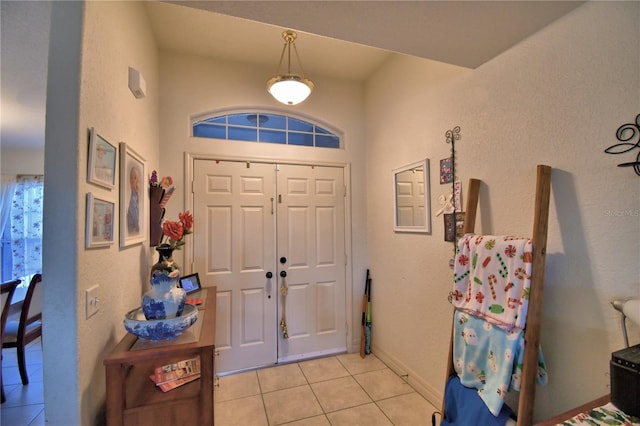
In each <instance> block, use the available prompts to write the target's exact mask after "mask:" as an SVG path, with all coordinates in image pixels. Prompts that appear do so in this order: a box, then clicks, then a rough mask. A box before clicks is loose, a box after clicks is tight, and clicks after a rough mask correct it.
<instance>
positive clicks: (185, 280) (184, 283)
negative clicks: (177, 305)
mask: <svg viewBox="0 0 640 426" xmlns="http://www.w3.org/2000/svg"><path fill="white" fill-rule="evenodd" d="M180 287H182V288H183V290H184V291H185V292H187V294H191V293H195V292H196V291H199V290H200V289H201V288H202V286H201V285H200V277H199V276H198V273H197V272H196V273H195V274H191V275H186V276H184V277H182V278H180Z"/></svg>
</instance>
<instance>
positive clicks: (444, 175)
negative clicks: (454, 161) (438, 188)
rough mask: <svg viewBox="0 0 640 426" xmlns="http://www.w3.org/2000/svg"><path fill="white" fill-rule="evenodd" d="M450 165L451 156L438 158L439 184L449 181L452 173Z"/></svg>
mask: <svg viewBox="0 0 640 426" xmlns="http://www.w3.org/2000/svg"><path fill="white" fill-rule="evenodd" d="M452 170H453V169H452V167H451V157H449V158H444V159H442V160H440V184H445V183H451V181H452V180H453V173H452Z"/></svg>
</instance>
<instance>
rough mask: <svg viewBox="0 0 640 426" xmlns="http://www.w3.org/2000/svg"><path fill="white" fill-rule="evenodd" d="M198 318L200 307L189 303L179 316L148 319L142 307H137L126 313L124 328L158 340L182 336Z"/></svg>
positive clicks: (139, 335) (141, 336) (137, 334)
mask: <svg viewBox="0 0 640 426" xmlns="http://www.w3.org/2000/svg"><path fill="white" fill-rule="evenodd" d="M197 320H198V308H197V307H196V306H193V305H188V304H187V305H185V306H184V310H183V311H182V315H180V316H179V317H175V318H167V319H156V320H148V319H146V318H145V316H144V312H143V311H142V308H136V309H134V310H132V311H129V312H127V314H126V315H125V317H124V328H125V329H126V330H127V331H128V332H129V333H131V334H134V335H136V336H138V338H140V339H144V340H152V341H157V340H165V339H173V338H175V337H178V336H180V335H181V334H182V333H183V332H184V331H185V330H186V329H187V328H189V327H191V326H192V325H193V324H194V323H195V322H196V321H197Z"/></svg>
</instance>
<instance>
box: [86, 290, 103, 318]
mask: <svg viewBox="0 0 640 426" xmlns="http://www.w3.org/2000/svg"><path fill="white" fill-rule="evenodd" d="M98 288H99V286H98V284H96V285H94V286H93V287H91V288H88V289H87V290H86V292H85V295H86V306H87V309H86V310H87V319H89V317H91V316H92V315H95V314H96V313H97V312H98V310H99V309H100V308H99V303H100V299H99V298H98Z"/></svg>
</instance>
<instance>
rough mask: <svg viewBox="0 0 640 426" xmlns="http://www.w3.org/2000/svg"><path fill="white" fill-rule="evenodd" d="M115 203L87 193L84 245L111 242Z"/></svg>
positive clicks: (89, 246)
mask: <svg viewBox="0 0 640 426" xmlns="http://www.w3.org/2000/svg"><path fill="white" fill-rule="evenodd" d="M115 210H116V204H115V203H114V202H112V201H109V200H104V199H102V198H98V197H94V196H93V194H92V193H90V192H89V193H87V217H86V229H85V247H86V248H94V247H105V246H109V245H111V244H113V242H114V236H113V231H114V230H113V228H114V214H115Z"/></svg>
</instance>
